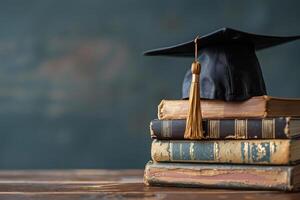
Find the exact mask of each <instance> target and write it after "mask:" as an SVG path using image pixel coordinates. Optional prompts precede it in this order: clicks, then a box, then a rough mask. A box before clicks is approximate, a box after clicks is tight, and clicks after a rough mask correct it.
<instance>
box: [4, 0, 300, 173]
mask: <svg viewBox="0 0 300 200" xmlns="http://www.w3.org/2000/svg"><path fill="white" fill-rule="evenodd" d="M287 2H289V4H288V3H287ZM299 7H300V2H299V1H296V0H295V1H282V0H279V1H261V0H257V1H248V2H246V1H238V0H237V1H226V3H225V1H212V0H208V1H174V0H165V1H146V0H145V1H142V0H136V1H121V0H120V1H116V0H110V1H104V0H103V1H99V0H89V1H87V0H82V1H75V0H70V1H66V0H57V1H54V0H26V1H21V0H20V1H14V0H10V1H1V2H0V27H1V31H0V168H142V167H143V166H144V163H145V162H146V161H147V160H149V158H150V142H151V140H150V138H149V121H150V120H151V119H153V118H155V117H156V107H157V105H158V103H159V102H160V100H161V99H162V98H167V99H176V98H179V97H180V90H181V82H182V78H183V74H184V72H185V71H186V70H187V69H189V67H190V63H191V60H190V59H170V58H145V57H142V56H141V52H142V51H144V50H146V49H150V48H156V47H160V46H164V45H172V44H175V43H177V42H184V41H186V40H190V39H192V38H194V37H195V35H196V34H206V33H209V32H210V31H213V30H215V29H218V28H221V27H224V26H228V27H232V28H237V29H241V30H244V31H250V32H257V33H261V34H273V35H291V34H300V23H299V19H300V12H299ZM299 52H300V42H299V41H298V42H295V43H290V44H287V45H283V46H281V47H276V48H274V49H269V50H265V51H262V52H259V53H258V57H259V59H260V63H261V66H262V69H263V73H264V76H265V81H266V84H267V88H268V92H269V94H270V95H273V96H285V97H300V86H299V85H300V79H299V76H300V64H299V62H300V53H299Z"/></svg>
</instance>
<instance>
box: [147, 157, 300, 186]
mask: <svg viewBox="0 0 300 200" xmlns="http://www.w3.org/2000/svg"><path fill="white" fill-rule="evenodd" d="M144 182H145V184H147V185H151V186H177V187H203V188H222V189H253V190H259V189H261V190H283V191H299V188H300V166H299V165H298V166H253V165H216V164H187V163H153V162H151V161H150V162H148V164H147V165H146V168H145V173H144Z"/></svg>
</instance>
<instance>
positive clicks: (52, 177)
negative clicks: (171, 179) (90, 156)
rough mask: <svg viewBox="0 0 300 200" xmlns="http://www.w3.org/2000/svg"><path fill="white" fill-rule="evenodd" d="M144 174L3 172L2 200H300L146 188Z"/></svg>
mask: <svg viewBox="0 0 300 200" xmlns="http://www.w3.org/2000/svg"><path fill="white" fill-rule="evenodd" d="M142 177H143V171H142V170H54V171H53V170H51V171H45V170H22V171H0V199H7V200H11V199H57V200H60V199H72V200H77V199H89V200H91V199H184V200H189V199H204V200H209V199H221V200H224V199H230V200H233V199H248V200H249V199H272V200H277V199H278V200H285V199H297V200H299V199H300V193H284V192H271V191H239V190H212V189H200V188H175V187H147V186H144V184H143V179H142Z"/></svg>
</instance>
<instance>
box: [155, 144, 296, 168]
mask: <svg viewBox="0 0 300 200" xmlns="http://www.w3.org/2000/svg"><path fill="white" fill-rule="evenodd" d="M290 143H291V141H290V140H280V139H277V140H215V141H213V140H206V141H187V140H154V141H153V142H152V148H151V156H152V159H153V160H154V161H157V162H196V163H197V162H198V163H235V164H266V165H271V164H273V165H284V164H291V163H292V162H291V161H290V149H291V148H290Z"/></svg>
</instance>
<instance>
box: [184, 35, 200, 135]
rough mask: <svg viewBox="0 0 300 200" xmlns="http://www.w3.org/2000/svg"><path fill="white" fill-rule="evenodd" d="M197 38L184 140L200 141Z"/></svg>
mask: <svg viewBox="0 0 300 200" xmlns="http://www.w3.org/2000/svg"><path fill="white" fill-rule="evenodd" d="M198 39H199V37H196V39H195V61H194V62H193V63H192V67H191V71H192V82H191V88H190V96H189V113H188V117H187V119H186V127H185V133H184V138H185V139H191V140H195V139H202V138H204V134H203V128H202V114H201V104H200V71H201V65H200V63H199V62H198V56H197V53H198V50H197V41H198Z"/></svg>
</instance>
